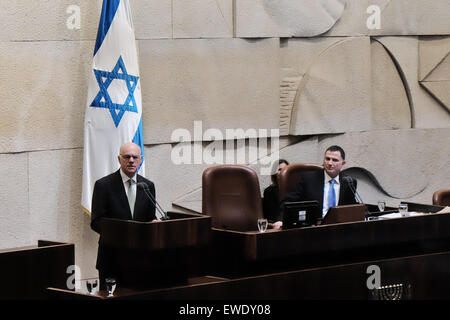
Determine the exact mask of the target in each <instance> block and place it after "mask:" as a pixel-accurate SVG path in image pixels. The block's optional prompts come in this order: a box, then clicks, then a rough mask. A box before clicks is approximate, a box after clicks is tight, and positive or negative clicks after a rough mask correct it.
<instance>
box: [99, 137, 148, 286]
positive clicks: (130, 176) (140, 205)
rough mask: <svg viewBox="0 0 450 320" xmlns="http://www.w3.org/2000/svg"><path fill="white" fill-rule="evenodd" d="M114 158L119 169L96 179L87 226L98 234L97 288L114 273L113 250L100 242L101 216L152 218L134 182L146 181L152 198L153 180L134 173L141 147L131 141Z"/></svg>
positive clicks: (146, 202)
mask: <svg viewBox="0 0 450 320" xmlns="http://www.w3.org/2000/svg"><path fill="white" fill-rule="evenodd" d="M118 161H119V164H120V169H119V170H117V171H116V172H114V173H111V174H109V175H107V176H106V177H103V178H101V179H99V180H97V181H96V182H95V185H94V192H93V195H92V215H91V228H92V229H93V230H94V231H95V232H98V233H99V234H100V240H99V245H98V253H97V264H96V268H97V269H98V271H99V278H100V288H101V290H104V288H105V286H104V280H105V278H107V277H108V276H114V277H115V276H116V274H115V270H114V252H111V250H109V248H106V247H104V246H103V245H102V238H101V234H102V230H101V223H100V222H101V219H102V218H115V219H123V220H136V221H143V222H147V221H152V220H154V219H155V205H154V204H153V202H152V201H151V200H150V199H149V198H148V196H147V195H146V194H145V191H144V190H143V189H141V188H138V187H137V183H145V184H147V186H148V189H149V191H150V193H151V194H152V195H153V199H155V186H154V184H153V182H151V181H150V180H147V179H145V178H144V177H142V176H140V175H138V174H137V173H136V172H137V170H138V169H139V167H140V165H141V162H142V156H141V148H140V147H139V146H138V145H136V144H134V143H132V142H128V143H125V144H124V145H122V146H121V147H120V152H119V156H118ZM117 236H118V237H120V235H117Z"/></svg>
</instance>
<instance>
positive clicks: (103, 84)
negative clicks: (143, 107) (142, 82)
mask: <svg viewBox="0 0 450 320" xmlns="http://www.w3.org/2000/svg"><path fill="white" fill-rule="evenodd" d="M94 74H95V78H96V79H97V83H98V86H99V88H100V91H99V92H98V94H97V96H96V97H95V98H94V100H93V101H92V103H91V107H95V108H106V109H109V113H110V114H111V116H112V118H113V121H114V124H115V126H116V128H117V126H119V123H120V120H122V117H123V115H124V114H125V112H127V111H130V112H136V113H138V109H137V105H136V100H135V99H134V90H135V89H136V85H137V83H138V80H139V77H137V76H133V75H130V74H128V73H127V69H126V68H125V64H124V63H123V60H122V56H120V57H119V59H118V60H117V63H116V65H115V67H114V69H113V70H112V71H111V72H108V71H103V70H98V69H94ZM114 79H118V80H124V81H125V82H126V85H127V88H128V96H127V97H126V99H125V102H124V103H123V104H119V103H114V102H113V101H112V100H111V97H110V95H109V93H108V87H109V85H110V84H111V82H112V81H113V80H114Z"/></svg>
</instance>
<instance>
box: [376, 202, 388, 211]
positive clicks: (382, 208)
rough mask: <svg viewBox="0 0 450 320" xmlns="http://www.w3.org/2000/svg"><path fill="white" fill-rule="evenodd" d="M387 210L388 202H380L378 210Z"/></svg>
mask: <svg viewBox="0 0 450 320" xmlns="http://www.w3.org/2000/svg"><path fill="white" fill-rule="evenodd" d="M385 208H386V202H384V201H378V210H380V211H381V212H383V211H384V209H385Z"/></svg>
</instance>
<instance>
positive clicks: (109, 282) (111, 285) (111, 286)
mask: <svg viewBox="0 0 450 320" xmlns="http://www.w3.org/2000/svg"><path fill="white" fill-rule="evenodd" d="M105 282H106V289H107V290H108V297H113V293H114V290H116V279H114V278H106V279H105Z"/></svg>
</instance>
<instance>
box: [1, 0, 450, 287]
mask: <svg viewBox="0 0 450 320" xmlns="http://www.w3.org/2000/svg"><path fill="white" fill-rule="evenodd" d="M130 4H131V8H132V11H133V18H134V26H135V33H136V39H137V46H138V50H139V63H140V76H141V83H142V94H143V110H144V111H143V112H144V116H143V124H144V143H145V154H146V159H147V160H146V176H147V177H148V178H149V179H151V180H153V181H154V182H155V184H156V186H157V197H158V200H159V201H160V202H161V204H162V206H163V207H164V208H165V209H167V210H171V209H176V210H193V211H199V210H200V209H201V174H202V172H203V170H204V169H205V168H206V167H208V166H209V165H211V164H209V163H206V162H205V161H200V162H199V163H196V162H195V161H192V163H190V164H178V165H177V164H175V163H174V162H173V161H172V160H173V159H172V157H171V155H172V153H173V150H174V148H176V146H177V145H176V144H175V143H173V142H172V140H171V134H172V133H173V132H174V130H176V129H178V128H183V129H187V130H188V131H190V132H191V133H193V131H194V121H201V125H202V132H205V131H207V130H208V129H217V130H219V131H220V132H223V133H225V132H226V129H238V128H241V129H243V130H249V129H256V130H257V132H258V134H259V135H260V136H261V135H262V136H263V135H264V133H261V132H264V130H260V129H267V130H269V129H279V130H280V135H281V138H280V140H279V143H278V144H275V141H272V143H273V145H278V146H279V152H280V157H282V158H286V159H288V160H289V161H291V162H314V163H321V160H322V156H323V151H324V149H325V148H326V147H327V146H328V145H331V144H340V145H342V146H343V147H344V148H345V149H346V152H347V160H348V162H347V166H346V167H347V169H348V170H349V172H351V173H352V174H353V175H354V176H355V177H357V178H358V180H359V184H358V189H359V190H360V194H361V197H362V198H363V199H364V200H365V201H366V202H368V203H374V202H376V201H377V200H379V199H384V200H386V201H387V203H388V205H396V204H397V203H398V202H400V201H401V200H408V201H419V202H424V203H431V195H432V193H433V192H434V191H435V190H437V189H439V188H450V184H449V181H450V167H449V166H448V156H449V155H450V54H449V53H450V19H449V16H450V4H449V2H448V0H433V1H431V2H430V1H425V0H315V1H310V0H296V1H294V0H189V1H186V0H131V1H130ZM78 9H79V18H80V19H79V21H78V22H79V26H77V27H75V28H73V27H72V26H73V22H74V21H75V22H77V20H76V18H77V17H78V16H77V15H76V12H77V11H76V10H78ZM100 9H101V1H100V0H95V1H92V0H84V1H81V0H78V1H77V0H63V1H49V0H35V1H28V0H4V1H1V2H0V20H1V21H2V28H1V30H0V87H1V90H0V101H1V102H0V112H1V115H2V116H1V117H0V176H1V177H2V179H1V180H0V203H1V204H2V210H1V212H0V219H1V227H0V228H1V229H0V230H1V232H0V248H9V247H18V246H24V245H30V244H34V243H35V242H36V241H37V240H38V239H48V240H56V241H67V242H73V243H75V245H76V263H77V264H78V265H79V266H80V267H81V271H82V277H83V278H87V277H93V276H95V275H96V271H95V268H94V264H95V256H96V250H97V240H98V237H97V235H96V234H95V233H94V232H93V231H91V230H90V228H89V221H90V217H89V216H87V215H86V214H84V213H82V211H81V209H80V201H81V174H82V158H83V157H82V154H83V119H84V111H85V105H86V91H87V79H88V76H87V75H88V72H90V67H91V58H92V53H93V48H94V42H95V37H96V32H97V26H98V21H99V15H100ZM74 10H75V11H74ZM377 13H379V15H377ZM74 17H75V20H73V18H74ZM78 27H79V28H78ZM193 138H194V137H193ZM261 138H263V137H261ZM196 140H200V141H197V142H195V143H193V144H192V147H193V146H194V145H195V146H196V147H198V148H200V150H209V149H210V148H211V143H212V142H211V141H201V140H210V139H207V138H205V136H204V135H201V138H200V139H196ZM272 140H274V139H272ZM215 143H217V141H216V142H215ZM236 143H237V145H239V141H237V142H236ZM246 143H247V146H244V149H245V148H247V149H246V150H249V146H250V144H251V142H249V141H247V142H246ZM215 146H217V144H216V145H215ZM202 148H203V149H202ZM263 155H264V154H263ZM263 158H264V157H263ZM247 160H248V161H246V162H252V161H250V160H251V159H249V158H247ZM253 160H254V159H253ZM260 160H261V161H257V162H256V163H255V161H253V163H250V165H251V166H252V167H254V168H255V169H256V170H257V172H258V173H261V170H260V169H261V166H262V164H261V163H263V161H262V160H264V159H260ZM265 160H266V161H268V162H265V163H266V166H267V164H268V163H269V164H270V161H271V160H272V159H271V158H270V155H268V157H266V159H265ZM236 161H238V160H236ZM269 183H270V179H269V177H268V176H267V175H262V174H261V175H260V186H261V190H262V189H263V188H264V187H266V186H267V185H268V184H269Z"/></svg>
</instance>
